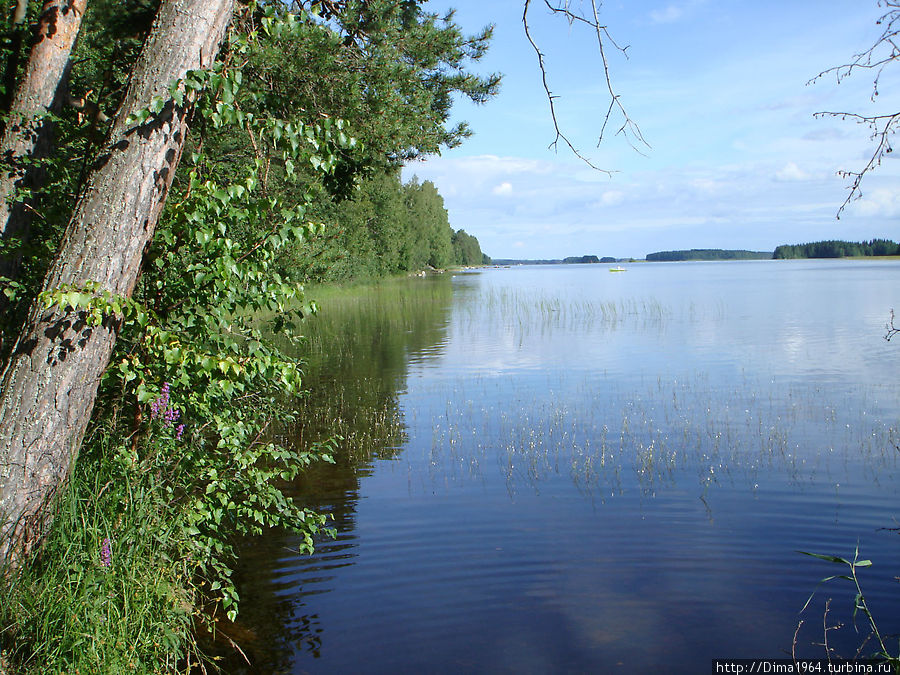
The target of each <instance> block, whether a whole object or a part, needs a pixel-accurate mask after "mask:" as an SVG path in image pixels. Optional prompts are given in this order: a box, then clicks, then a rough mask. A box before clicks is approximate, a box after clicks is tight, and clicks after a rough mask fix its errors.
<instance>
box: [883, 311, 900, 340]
mask: <svg viewBox="0 0 900 675" xmlns="http://www.w3.org/2000/svg"><path fill="white" fill-rule="evenodd" d="M884 329H885V330H886V331H887V332H886V333H885V334H884V339H885V340H887V341H888V342H890V341H891V338H892V337H894V336H895V335H896V334H897V333H900V328H894V309H893V308H891V320H890V322H889V323H886V324H885V325H884Z"/></svg>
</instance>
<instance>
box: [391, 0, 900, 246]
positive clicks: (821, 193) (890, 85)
mask: <svg viewBox="0 0 900 675" xmlns="http://www.w3.org/2000/svg"><path fill="white" fill-rule="evenodd" d="M532 5H533V9H532V10H531V12H530V15H529V16H530V17H531V22H532V28H533V32H534V34H535V37H536V38H537V39H538V41H539V42H540V44H541V46H542V48H543V51H544V52H545V53H546V55H547V61H548V64H547V65H548V71H549V77H550V85H551V89H552V90H553V93H554V94H556V95H558V96H559V97H560V98H559V99H557V101H558V106H559V108H558V117H559V119H560V123H561V126H562V127H563V128H564V130H565V131H566V133H567V134H568V135H569V136H570V138H571V139H572V140H573V141H574V142H575V143H576V145H577V146H578V147H579V149H581V151H582V152H583V153H584V154H585V155H587V156H589V157H590V159H591V161H592V162H594V163H595V164H596V165H598V166H601V167H603V168H606V169H610V170H612V171H614V172H615V173H613V174H612V175H611V176H608V175H605V174H603V173H599V172H596V171H593V170H592V169H590V168H589V167H587V166H586V165H585V164H583V163H582V162H580V161H579V160H578V159H577V158H576V157H574V156H573V155H572V154H571V153H570V152H569V151H568V149H566V148H565V147H562V146H561V147H560V148H559V149H558V150H557V151H556V152H554V151H553V150H550V149H548V147H547V146H548V144H549V143H550V142H551V141H552V140H553V138H554V132H553V127H552V122H551V118H550V114H549V109H548V104H547V100H546V97H545V95H544V92H543V89H542V87H541V81H540V72H539V70H538V66H537V61H536V57H535V55H534V52H533V51H532V50H531V47H530V46H529V44H528V43H527V41H526V39H525V35H524V32H523V29H522V23H521V14H522V2H521V0H432V1H431V2H428V3H427V4H426V9H428V10H429V11H436V12H442V11H444V10H445V9H447V8H449V7H454V8H456V10H457V14H456V21H457V23H459V24H460V25H461V26H462V27H463V28H464V29H465V30H466V31H467V32H469V33H472V32H475V31H476V30H477V29H479V28H481V27H482V26H484V25H486V24H489V23H493V24H495V26H496V32H495V38H494V43H493V47H492V49H491V51H490V53H489V54H488V55H487V56H486V57H485V59H484V60H483V61H482V62H481V63H479V64H478V65H477V67H476V70H477V71H479V72H500V73H502V74H503V75H504V81H503V85H502V88H501V92H500V95H499V96H498V97H497V98H495V99H494V100H493V101H491V102H489V103H488V104H486V105H484V106H474V105H472V104H470V103H469V102H467V101H462V102H460V103H458V105H457V106H456V108H455V110H454V117H455V118H456V119H464V120H467V121H468V122H469V124H470V125H471V127H472V129H473V131H474V132H475V135H474V136H473V137H472V138H471V139H469V140H468V141H467V142H466V143H464V144H463V145H462V146H461V147H459V148H455V149H453V150H445V151H444V152H443V154H442V155H441V156H440V157H432V158H429V159H428V160H426V161H425V162H417V163H413V164H411V165H409V166H408V167H406V168H405V169H404V177H405V178H409V177H410V176H412V175H413V174H415V175H417V176H418V177H419V178H420V179H421V180H431V181H432V182H434V183H435V184H436V185H437V187H438V189H439V191H440V192H441V194H442V195H443V196H444V200H445V206H446V207H447V210H448V212H449V214H450V223H451V225H452V226H453V227H454V229H459V228H464V229H465V230H466V231H467V232H469V233H470V234H474V235H475V236H477V237H478V239H479V241H480V242H481V247H482V249H483V250H484V251H485V252H486V253H487V254H488V255H491V256H493V257H495V258H559V257H565V256H570V255H585V254H596V255H600V256H604V255H610V256H615V257H632V256H633V257H635V258H642V257H644V256H645V255H646V254H647V253H651V252H653V251H659V250H668V249H686V248H742V249H752V250H768V251H771V250H773V249H774V248H775V246H777V245H778V244H787V243H802V242H807V241H814V240H819V239H849V240H861V239H870V238H873V237H885V238H891V239H894V240H897V239H898V237H900V232H898V227H897V226H898V223H900V220H898V218H900V163H898V162H896V161H894V160H891V159H889V160H887V161H885V162H884V163H883V164H882V166H881V167H879V169H878V170H877V171H876V172H875V173H873V174H871V175H870V176H869V177H868V178H867V179H866V180H865V182H864V184H863V193H864V194H863V198H862V199H861V200H859V201H856V202H854V203H853V204H852V205H851V206H850V207H848V209H847V210H846V211H845V212H844V213H843V214H842V215H841V218H840V220H838V219H837V218H836V217H835V216H836V213H837V210H838V208H839V207H840V205H841V203H842V202H843V200H844V198H845V196H846V194H847V186H848V185H849V183H848V181H847V180H845V179H842V178H840V177H838V176H837V175H836V174H837V172H838V171H839V170H841V169H848V170H858V169H859V168H861V167H862V166H863V165H864V164H865V162H866V160H867V159H868V154H869V153H870V152H871V149H872V146H871V143H870V141H869V133H868V131H867V129H866V128H864V127H861V126H859V125H856V124H854V123H853V122H851V121H841V120H839V119H816V118H814V116H813V115H814V113H815V112H817V111H823V110H838V111H847V112H857V113H862V114H867V115H871V114H881V113H885V112H895V111H897V110H900V86H898V85H900V64H897V66H896V67H895V68H894V69H893V70H892V69H890V68H889V69H887V70H886V71H885V72H884V73H883V75H882V78H881V84H880V87H879V96H878V97H877V99H876V101H875V102H872V101H871V100H870V98H871V94H872V75H873V74H872V73H871V72H869V71H859V72H857V73H856V74H855V75H853V76H852V77H851V78H849V79H845V80H843V81H842V82H841V83H840V84H838V83H837V82H836V78H835V77H834V76H826V77H825V78H822V79H821V80H819V81H817V82H815V83H813V84H809V85H808V84H807V82H808V81H809V80H810V79H811V78H813V77H815V76H816V75H817V74H818V73H819V72H820V71H822V70H824V69H826V68H829V67H831V66H836V65H840V64H842V63H845V62H847V61H848V60H849V59H850V58H851V57H852V56H853V55H854V54H855V53H857V52H859V51H862V50H863V49H865V48H866V47H868V46H869V45H870V44H871V43H872V42H874V40H875V39H876V38H877V36H878V35H879V32H880V31H879V27H878V26H877V25H876V24H875V21H876V20H877V18H878V17H879V16H880V15H881V12H880V11H879V8H878V6H877V3H876V1H875V0H816V1H813V0H781V1H780V2H770V1H769V0H755V1H754V2H746V1H743V2H738V1H737V0H672V1H663V0H607V1H606V2H604V3H603V4H602V5H601V7H600V10H601V21H602V22H604V23H605V24H606V25H607V26H608V27H609V30H610V32H611V33H612V35H613V37H614V38H615V39H616V40H617V42H619V43H620V44H623V45H629V47H628V57H629V58H627V59H626V58H625V57H624V56H622V55H621V54H620V53H618V52H615V51H614V50H612V49H609V50H608V52H607V54H608V57H609V61H610V67H611V73H612V78H613V85H614V87H615V89H616V92H617V93H618V94H619V95H620V97H621V101H622V102H623V104H624V105H625V107H626V109H627V110H628V112H629V114H630V116H631V117H632V118H633V119H634V120H635V121H636V122H637V123H638V124H639V125H640V128H641V131H642V132H643V135H644V137H645V138H646V140H647V141H648V143H649V144H650V146H651V147H650V148H649V149H644V150H643V154H639V153H637V152H635V151H634V150H633V149H632V148H631V146H630V145H629V143H628V142H627V141H626V140H625V139H623V138H622V137H621V136H618V137H617V136H614V135H611V134H610V135H608V137H607V138H605V139H604V141H603V143H602V144H601V145H600V146H599V147H597V136H598V134H599V131H600V127H601V124H602V120H603V115H604V113H605V111H606V107H607V105H608V98H607V97H605V96H604V94H605V84H604V82H603V78H602V71H601V62H600V60H599V55H598V52H597V47H596V42H595V41H594V40H593V39H592V37H593V36H592V34H591V33H590V32H589V31H588V30H583V29H580V28H579V27H578V26H577V25H576V26H575V27H573V28H570V27H569V25H568V24H567V23H566V22H564V21H561V20H560V19H559V18H558V17H553V16H551V15H550V14H549V12H548V11H547V10H546V9H545V7H544V5H543V2H541V0H533V3H532ZM571 6H572V7H573V8H574V9H579V8H583V9H585V10H588V11H589V8H590V5H589V3H582V2H580V1H579V0H572V2H571ZM585 28H586V27H585ZM615 121H617V119H616V118H614V119H613V122H615ZM618 121H619V122H620V123H621V118H618Z"/></svg>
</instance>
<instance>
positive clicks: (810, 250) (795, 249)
mask: <svg viewBox="0 0 900 675" xmlns="http://www.w3.org/2000/svg"><path fill="white" fill-rule="evenodd" d="M885 255H900V245H898V244H897V243H896V242H893V241H891V240H890V239H871V240H869V241H861V242H854V241H841V240H838V239H832V240H827V241H814V242H810V243H807V244H785V245H782V246H778V247H776V249H775V252H774V254H773V255H772V257H773V258H774V259H776V260H787V259H797V258H850V257H862V256H885Z"/></svg>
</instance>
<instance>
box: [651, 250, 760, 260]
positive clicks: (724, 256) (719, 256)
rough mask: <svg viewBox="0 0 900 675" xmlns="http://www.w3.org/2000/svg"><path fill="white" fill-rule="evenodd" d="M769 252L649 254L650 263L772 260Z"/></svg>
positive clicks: (689, 251) (731, 251)
mask: <svg viewBox="0 0 900 675" xmlns="http://www.w3.org/2000/svg"><path fill="white" fill-rule="evenodd" d="M771 259H772V254H771V253H769V252H768V251H743V250H727V249H720V248H692V249H690V250H687V251H657V252H656V253H648V254H647V261H648V262H672V261H677V260H771Z"/></svg>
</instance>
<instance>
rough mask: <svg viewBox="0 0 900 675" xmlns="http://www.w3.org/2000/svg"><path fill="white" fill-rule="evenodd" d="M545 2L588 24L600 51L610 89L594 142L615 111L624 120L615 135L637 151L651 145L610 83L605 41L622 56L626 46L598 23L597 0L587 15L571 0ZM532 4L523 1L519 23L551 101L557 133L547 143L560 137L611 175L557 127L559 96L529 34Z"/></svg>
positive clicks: (568, 17) (572, 21)
mask: <svg viewBox="0 0 900 675" xmlns="http://www.w3.org/2000/svg"><path fill="white" fill-rule="evenodd" d="M544 4H545V5H546V6H547V8H548V9H549V10H550V11H551V12H552V13H554V14H560V15H562V16H564V17H565V18H566V20H567V21H568V22H569V25H570V26H571V25H574V24H575V23H582V24H586V25H587V26H590V27H591V28H592V29H593V30H594V32H595V34H596V37H597V46H598V48H599V50H600V59H601V62H602V64H603V77H604V82H605V84H606V89H607V91H608V92H609V106H608V108H607V110H606V114H605V115H604V117H603V124H602V125H601V128H600V136H599V138H598V140H597V145H598V146H599V145H600V144H601V143H602V142H603V137H604V135H605V133H606V129H607V127H608V126H609V123H610V120H611V118H612V116H613V114H614V113H615V112H618V113H619V114H620V115H621V116H622V118H623V122H622V124H621V126H619V128H618V129H617V131H616V135H619V134H621V135H622V136H624V137H625V139H626V140H627V141H628V144H629V145H630V146H631V147H632V148H633V149H634V150H635V151H637V152H639V153H641V154H643V153H642V152H641V149H640V148H642V147H643V148H647V149H649V148H650V144H649V143H647V141H646V140H645V139H644V136H643V134H642V133H641V130H640V127H638V125H637V123H635V122H634V120H632V119H631V117H630V116H629V115H628V112H627V111H626V110H625V107H624V106H623V105H622V102H621V100H620V98H619V95H618V94H616V92H615V90H614V89H613V86H612V80H611V77H610V72H609V61H608V60H607V56H606V48H605V46H606V44H607V43H608V44H611V45H612V46H613V47H614V48H615V49H617V50H619V51H620V52H622V54H624V55H625V57H626V58H627V57H628V53H627V49H628V47H627V46H625V47H622V46H620V45H619V44H618V43H617V42H616V41H615V40H614V39H613V38H612V36H611V35H610V34H609V31H608V30H607V27H606V26H603V25H601V24H600V14H599V11H598V8H597V4H598V0H591V9H592V12H593V17H592V18H591V17H587V16H584V15H582V14H578V13H576V12H574V11H572V9H571V8H570V6H569V4H570V0H562V4H559V5H554V4H552V3H551V2H550V0H544ZM530 6H531V0H525V2H524V11H523V12H522V24H523V25H524V27H525V37H526V38H528V42H529V43H530V44H531V47H532V49H534V52H535V54H536V55H537V58H538V67H539V68H540V71H541V80H542V82H543V85H544V91H545V92H546V94H547V101H548V103H549V104H550V117H551V119H552V121H553V129H554V132H555V134H556V137H555V138H554V139H553V142H552V143H550V145H549V147H550V148H553V149H556V147H557V145H558V143H559V141H560V140H562V141H563V142H564V143H565V144H566V145H567V146H568V147H569V150H571V151H572V153H573V154H574V155H575V156H576V157H578V159H580V160H581V161H582V162H584V163H585V164H587V165H588V166H590V167H591V168H592V169H595V170H597V171H602V172H603V173H606V174H612V173H613V172H612V171H610V170H608V169H601V168H599V167H597V166H595V165H594V164H593V163H591V161H590V160H589V159H587V158H586V157H585V156H584V155H582V154H581V153H580V152H579V151H578V149H577V148H576V147H575V145H574V144H573V143H572V142H571V140H570V139H569V138H568V137H567V136H566V134H565V133H563V131H562V129H561V128H560V126H559V120H558V118H557V115H556V102H555V100H556V99H557V98H559V97H558V96H555V95H554V94H553V93H552V92H551V90H550V84H549V81H548V75H547V67H546V63H545V61H544V53H543V52H542V51H541V49H540V47H539V46H538V44H537V43H536V42H535V40H534V38H533V37H532V34H531V27H530V25H529V23H528V10H529V9H530Z"/></svg>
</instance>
